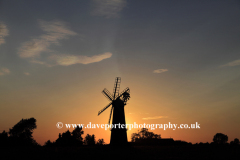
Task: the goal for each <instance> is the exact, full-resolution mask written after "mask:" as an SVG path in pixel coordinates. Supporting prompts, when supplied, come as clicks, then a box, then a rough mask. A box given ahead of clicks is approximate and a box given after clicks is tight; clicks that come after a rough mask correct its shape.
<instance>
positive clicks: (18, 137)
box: [8, 118, 37, 145]
mask: <svg viewBox="0 0 240 160" xmlns="http://www.w3.org/2000/svg"><path fill="white" fill-rule="evenodd" d="M35 128H37V125H36V119H35V118H29V119H22V120H20V121H19V122H18V123H17V124H16V125H14V126H13V127H12V129H9V132H8V133H9V138H10V140H11V142H12V143H13V144H15V145H37V142H36V141H35V140H34V139H33V137H32V133H33V130H34V129H35Z"/></svg>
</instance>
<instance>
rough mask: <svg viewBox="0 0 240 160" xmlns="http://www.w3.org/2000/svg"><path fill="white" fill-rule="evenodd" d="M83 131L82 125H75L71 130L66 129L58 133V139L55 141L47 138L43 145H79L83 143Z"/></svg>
mask: <svg viewBox="0 0 240 160" xmlns="http://www.w3.org/2000/svg"><path fill="white" fill-rule="evenodd" d="M83 133H84V131H83V130H82V127H79V126H77V127H76V128H75V129H74V130H73V131H72V132H70V131H69V130H67V131H66V132H63V133H62V134H61V133H59V135H58V139H57V140H56V141H55V142H52V143H51V141H50V140H48V141H47V142H46V143H45V146H79V145H82V144H83V138H82V135H83Z"/></svg>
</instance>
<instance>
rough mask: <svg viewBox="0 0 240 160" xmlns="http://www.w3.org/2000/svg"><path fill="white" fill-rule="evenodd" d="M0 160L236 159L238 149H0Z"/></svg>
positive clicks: (177, 147) (209, 147) (158, 147)
mask: <svg viewBox="0 0 240 160" xmlns="http://www.w3.org/2000/svg"><path fill="white" fill-rule="evenodd" d="M0 152H1V155H0V156H1V158H0V159H4V160H5V159H23V160H26V159H37V160H40V159H41V160H44V159H65V160H73V159H104V160H106V159H112V160H113V159H134V160H135V159H139V160H141V159H146V160H151V159H167V160H169V159H171V160H179V159H203V160H205V159H214V160H217V159H227V160H228V159H238V160H239V159H240V147H239V146H211V145H209V146H131V147H112V146H109V145H104V146H92V147H91V146H83V147H61V148H60V147H58V148H44V147H38V148H32V147H31V148H26V147H11V148H0Z"/></svg>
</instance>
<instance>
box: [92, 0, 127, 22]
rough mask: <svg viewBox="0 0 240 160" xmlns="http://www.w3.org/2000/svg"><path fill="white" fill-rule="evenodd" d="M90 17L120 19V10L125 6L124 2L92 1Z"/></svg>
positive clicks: (118, 0)
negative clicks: (92, 6) (92, 7)
mask: <svg viewBox="0 0 240 160" xmlns="http://www.w3.org/2000/svg"><path fill="white" fill-rule="evenodd" d="M93 3H94V9H93V11H92V15H95V16H103V17H105V18H118V17H120V12H121V10H122V9H123V8H124V7H125V6H126V0H93Z"/></svg>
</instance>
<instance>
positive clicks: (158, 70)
mask: <svg viewBox="0 0 240 160" xmlns="http://www.w3.org/2000/svg"><path fill="white" fill-rule="evenodd" d="M167 71H168V69H156V70H154V71H153V73H163V72H167Z"/></svg>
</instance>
